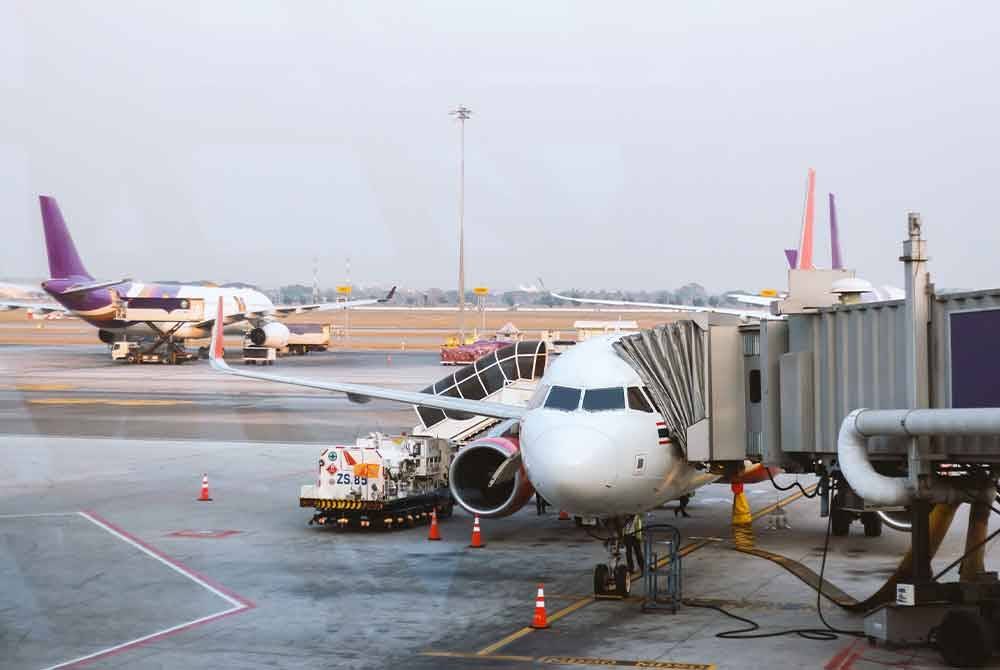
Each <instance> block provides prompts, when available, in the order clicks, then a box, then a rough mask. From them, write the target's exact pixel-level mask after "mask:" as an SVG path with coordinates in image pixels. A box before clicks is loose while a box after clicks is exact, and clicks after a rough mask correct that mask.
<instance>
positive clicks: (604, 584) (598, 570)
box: [594, 563, 610, 596]
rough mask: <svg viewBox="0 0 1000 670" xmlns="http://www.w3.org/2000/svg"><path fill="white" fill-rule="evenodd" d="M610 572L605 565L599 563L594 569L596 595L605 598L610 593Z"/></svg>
mask: <svg viewBox="0 0 1000 670" xmlns="http://www.w3.org/2000/svg"><path fill="white" fill-rule="evenodd" d="M609 574H610V571H609V570H608V566H606V565H605V564H604V563H598V564H597V565H596V566H595V567H594V595H595V596H603V595H604V594H605V593H607V592H608V575H609Z"/></svg>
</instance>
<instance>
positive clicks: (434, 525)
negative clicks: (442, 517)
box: [427, 507, 441, 540]
mask: <svg viewBox="0 0 1000 670" xmlns="http://www.w3.org/2000/svg"><path fill="white" fill-rule="evenodd" d="M427 539H428V540H440V539H441V530H440V529H439V528H438V514H437V508H436V507H435V508H434V509H432V510H431V532H430V533H428V534H427Z"/></svg>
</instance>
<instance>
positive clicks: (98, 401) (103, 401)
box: [28, 398, 194, 407]
mask: <svg viewBox="0 0 1000 670" xmlns="http://www.w3.org/2000/svg"><path fill="white" fill-rule="evenodd" d="M28 402H29V403H30V404H32V405H115V406H117V407H169V406H171V405H190V404H192V403H193V402H194V401H192V400H155V399H151V400H140V399H137V398H135V399H130V398H123V399H121V400H118V399H114V398H31V399H29V400H28Z"/></svg>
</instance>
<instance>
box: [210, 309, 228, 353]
mask: <svg viewBox="0 0 1000 670" xmlns="http://www.w3.org/2000/svg"><path fill="white" fill-rule="evenodd" d="M224 325H225V324H224V323H223V316H222V297H221V296H220V297H219V309H218V311H217V312H216V313H215V322H214V323H213V324H212V342H211V345H210V346H209V347H208V362H209V363H210V364H211V366H212V367H213V368H220V369H226V368H228V367H229V366H228V365H226V362H225V361H224V360H223V358H222V354H223V345H222V327H223V326H224Z"/></svg>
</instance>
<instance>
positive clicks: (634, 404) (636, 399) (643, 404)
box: [626, 386, 653, 414]
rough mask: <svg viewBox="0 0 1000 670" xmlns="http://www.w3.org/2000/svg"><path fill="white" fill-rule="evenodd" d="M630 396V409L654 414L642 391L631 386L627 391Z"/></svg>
mask: <svg viewBox="0 0 1000 670" xmlns="http://www.w3.org/2000/svg"><path fill="white" fill-rule="evenodd" d="M626 393H627V394H628V406H629V408H630V409H637V410H639V411H640V412H648V413H650V414H652V413H653V408H652V407H650V406H649V401H648V400H646V396H645V395H643V393H642V390H640V389H639V387H638V386H629V387H628V389H626Z"/></svg>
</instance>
